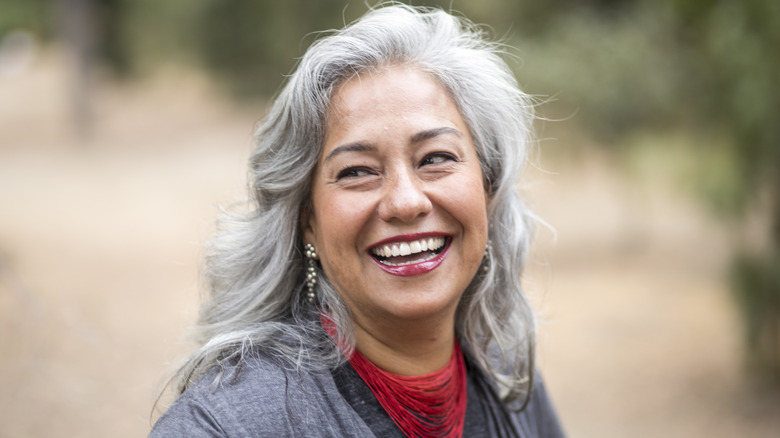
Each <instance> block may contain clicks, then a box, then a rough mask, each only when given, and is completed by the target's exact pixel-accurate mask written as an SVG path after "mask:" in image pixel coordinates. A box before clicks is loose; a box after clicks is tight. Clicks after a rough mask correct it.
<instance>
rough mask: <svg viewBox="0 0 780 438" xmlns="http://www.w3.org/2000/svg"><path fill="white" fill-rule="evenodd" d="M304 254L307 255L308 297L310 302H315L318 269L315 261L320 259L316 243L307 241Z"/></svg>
mask: <svg viewBox="0 0 780 438" xmlns="http://www.w3.org/2000/svg"><path fill="white" fill-rule="evenodd" d="M304 254H305V255H306V259H307V260H306V265H307V267H306V299H307V300H309V302H310V303H314V298H316V294H315V293H314V286H315V285H316V284H317V269H316V267H315V261H316V260H319V259H320V256H319V255H317V250H316V249H315V248H314V245H312V244H311V243H307V244H306V246H304Z"/></svg>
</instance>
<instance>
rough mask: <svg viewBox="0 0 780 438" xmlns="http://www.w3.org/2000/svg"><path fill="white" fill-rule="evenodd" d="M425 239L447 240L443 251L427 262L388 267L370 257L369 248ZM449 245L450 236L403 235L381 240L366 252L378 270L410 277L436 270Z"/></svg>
mask: <svg viewBox="0 0 780 438" xmlns="http://www.w3.org/2000/svg"><path fill="white" fill-rule="evenodd" d="M426 237H444V238H445V239H446V240H447V243H446V245H445V246H444V249H442V251H441V252H440V253H439V254H436V256H435V257H433V258H432V259H429V260H425V261H422V262H419V263H412V264H410V265H403V266H390V265H386V264H384V263H382V262H380V261H379V260H377V259H376V258H374V257H373V256H372V255H371V248H375V247H377V246H380V245H387V244H392V243H399V242H411V241H413V240H419V239H423V238H426ZM451 245H452V236H451V235H449V234H445V233H436V232H432V233H416V234H404V235H400V236H393V237H390V238H388V239H384V240H381V241H379V242H376V243H374V244H373V245H371V247H369V249H368V251H367V252H368V256H369V257H371V260H373V261H374V263H376V265H377V266H379V268H380V269H382V270H383V271H385V272H387V273H388V274H391V275H396V276H399V277H411V276H414V275H422V274H426V273H428V272H431V271H433V270H434V269H436V268H437V267H438V266H439V265H440V264H441V263H442V262H443V261H444V259H445V258H446V256H447V252H448V251H449V249H450V246H451Z"/></svg>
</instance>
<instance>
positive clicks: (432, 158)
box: [420, 152, 458, 166]
mask: <svg viewBox="0 0 780 438" xmlns="http://www.w3.org/2000/svg"><path fill="white" fill-rule="evenodd" d="M446 161H458V160H457V158H455V156H454V155H452V154H449V153H446V152H436V153H433V154H429V155H426V156H425V158H423V159H422V161H420V166H427V165H429V164H440V163H444V162H446Z"/></svg>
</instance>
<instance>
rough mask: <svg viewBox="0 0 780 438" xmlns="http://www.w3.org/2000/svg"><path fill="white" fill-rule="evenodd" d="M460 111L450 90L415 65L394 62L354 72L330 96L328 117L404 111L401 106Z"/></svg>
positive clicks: (413, 108)
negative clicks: (382, 66) (370, 69)
mask: <svg viewBox="0 0 780 438" xmlns="http://www.w3.org/2000/svg"><path fill="white" fill-rule="evenodd" d="M402 109H404V110H420V111H424V110H428V111H437V110H438V111H447V112H451V111H453V110H454V111H455V112H458V115H460V114H459V111H458V110H457V108H456V106H455V104H454V101H453V99H452V98H451V96H450V94H449V93H448V92H447V90H446V89H445V88H444V87H443V86H442V85H441V84H440V83H439V82H438V80H436V79H435V78H434V76H433V75H431V74H429V73H425V72H423V71H421V70H419V69H417V68H414V67H412V66H393V67H389V68H384V69H381V70H379V71H373V72H367V73H363V74H359V75H356V76H353V77H352V78H350V79H348V80H347V81H345V82H344V83H343V84H341V85H340V86H338V87H337V88H336V90H335V91H334V94H333V97H332V99H331V107H330V110H329V119H332V118H344V117H350V116H357V115H365V114H366V111H370V112H371V113H374V114H376V113H389V114H391V115H392V114H395V115H401V114H399V113H398V111H399V110H402Z"/></svg>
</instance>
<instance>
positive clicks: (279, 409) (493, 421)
mask: <svg viewBox="0 0 780 438" xmlns="http://www.w3.org/2000/svg"><path fill="white" fill-rule="evenodd" d="M217 372H219V370H218V369H213V370H211V372H209V373H207V374H206V375H205V376H204V377H203V378H201V379H200V380H199V381H198V382H196V383H195V384H193V385H192V386H191V387H190V388H188V389H187V390H186V391H185V392H184V394H182V395H181V396H180V397H179V399H178V400H176V402H175V403H174V404H173V405H171V407H170V408H169V409H168V411H167V412H166V413H165V414H164V415H163V416H162V417H160V419H159V420H158V421H157V424H155V426H154V428H153V429H152V432H151V434H150V437H151V438H164V437H184V436H186V437H194V438H198V437H274V438H277V437H360V438H365V437H379V438H387V437H393V436H403V434H402V433H401V431H400V430H399V429H398V428H397V427H395V424H394V423H393V422H392V419H391V418H390V416H389V415H387V414H386V413H385V412H384V411H383V410H382V409H381V406H380V405H379V402H378V401H377V400H376V398H374V397H373V394H371V392H370V389H369V388H368V386H367V385H365V383H364V382H363V381H362V380H361V379H360V377H359V376H358V375H357V373H356V372H355V371H354V370H353V369H352V368H351V367H350V366H349V364H345V365H343V366H342V367H340V368H339V369H337V370H335V371H333V372H330V371H327V370H323V371H320V372H307V373H299V372H296V371H293V370H288V369H285V368H283V367H281V366H279V365H278V364H276V363H274V362H273V361H271V360H270V359H268V358H266V357H264V356H258V357H253V358H248V359H245V361H244V363H243V365H242V366H241V367H236V366H227V367H225V368H224V369H223V370H222V373H223V374H222V377H221V379H220V382H219V383H218V384H217V385H216V386H214V385H213V384H212V382H213V381H214V377H215V376H216V373H217ZM536 381H537V384H536V385H535V388H534V391H533V395H532V398H531V401H530V402H529V404H528V406H527V407H526V408H525V410H523V411H522V412H519V413H517V412H511V411H509V410H507V409H506V408H505V407H504V406H503V404H501V403H500V401H498V398H497V397H496V396H495V393H494V392H493V390H492V387H491V386H490V384H489V382H487V381H486V379H484V378H482V374H481V373H479V371H478V370H476V369H474V368H473V367H470V368H469V386H468V391H469V394H468V404H467V412H466V424H465V426H464V434H463V436H464V437H477V436H484V437H524V438H532V437H543V438H563V437H564V434H563V431H562V429H561V426H560V424H559V423H558V420H557V417H556V415H555V412H554V410H553V408H552V405H551V403H550V401H549V399H548V397H547V394H546V392H545V390H544V386H543V384H542V382H541V379H537V380H536Z"/></svg>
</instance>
